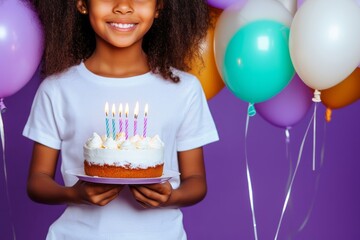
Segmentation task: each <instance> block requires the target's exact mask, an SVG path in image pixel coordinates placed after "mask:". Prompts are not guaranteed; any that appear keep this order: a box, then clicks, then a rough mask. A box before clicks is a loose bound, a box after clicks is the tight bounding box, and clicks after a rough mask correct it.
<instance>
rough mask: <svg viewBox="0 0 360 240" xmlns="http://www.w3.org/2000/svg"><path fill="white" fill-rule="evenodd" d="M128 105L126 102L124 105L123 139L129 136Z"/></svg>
mask: <svg viewBox="0 0 360 240" xmlns="http://www.w3.org/2000/svg"><path fill="white" fill-rule="evenodd" d="M128 116H129V105H128V104H127V103H126V105H125V139H128V137H129V119H128Z"/></svg>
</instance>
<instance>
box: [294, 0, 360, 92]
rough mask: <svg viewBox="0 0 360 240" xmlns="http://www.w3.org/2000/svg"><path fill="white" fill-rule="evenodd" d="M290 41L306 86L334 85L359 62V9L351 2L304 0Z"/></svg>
mask: <svg viewBox="0 0 360 240" xmlns="http://www.w3.org/2000/svg"><path fill="white" fill-rule="evenodd" d="M289 41H290V42H289V47H290V56H291V59H292V61H293V64H294V68H295V70H296V72H297V73H298V75H299V76H300V78H301V79H302V80H303V81H304V83H305V84H306V85H308V86H309V87H311V88H313V89H317V90H323V89H327V88H330V87H332V86H335V85H336V84H338V83H340V82H341V81H342V80H344V79H345V78H346V77H347V76H349V75H350V74H351V73H352V72H353V71H354V69H355V68H356V67H357V66H358V65H359V63H360V8H359V6H358V5H357V3H356V2H355V1H354V0H307V1H306V2H304V3H303V4H302V6H301V8H300V9H299V10H298V11H297V13H296V14H295V16H294V19H293V22H292V25H291V29H290V39H289Z"/></svg>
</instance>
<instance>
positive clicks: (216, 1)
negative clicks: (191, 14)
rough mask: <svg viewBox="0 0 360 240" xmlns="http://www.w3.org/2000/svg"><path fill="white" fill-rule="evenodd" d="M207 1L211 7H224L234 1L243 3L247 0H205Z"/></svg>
mask: <svg viewBox="0 0 360 240" xmlns="http://www.w3.org/2000/svg"><path fill="white" fill-rule="evenodd" d="M207 2H208V4H209V5H210V6H212V7H216V8H220V9H225V8H227V7H229V6H230V5H232V4H234V3H236V4H245V3H246V2H247V0H207Z"/></svg>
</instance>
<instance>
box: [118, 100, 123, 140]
mask: <svg viewBox="0 0 360 240" xmlns="http://www.w3.org/2000/svg"><path fill="white" fill-rule="evenodd" d="M122 111H123V106H122V104H120V106H119V132H120V133H121V132H122V130H123V121H122V116H121V114H122Z"/></svg>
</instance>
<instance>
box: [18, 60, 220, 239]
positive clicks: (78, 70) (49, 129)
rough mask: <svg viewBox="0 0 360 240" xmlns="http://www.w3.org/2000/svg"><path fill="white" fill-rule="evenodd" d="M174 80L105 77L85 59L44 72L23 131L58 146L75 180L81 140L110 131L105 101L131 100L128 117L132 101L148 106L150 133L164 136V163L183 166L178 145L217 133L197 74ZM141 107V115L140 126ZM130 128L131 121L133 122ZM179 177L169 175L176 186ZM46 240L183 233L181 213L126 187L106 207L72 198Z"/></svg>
mask: <svg viewBox="0 0 360 240" xmlns="http://www.w3.org/2000/svg"><path fill="white" fill-rule="evenodd" d="M175 74H177V75H178V76H179V77H180V79H181V81H180V82H179V83H173V82H172V81H170V80H169V81H168V80H164V79H163V78H162V77H160V76H159V75H157V74H153V73H150V72H149V73H146V74H143V75H139V76H135V77H129V78H106V77H101V76H98V75H95V74H93V73H92V72H90V71H89V70H88V69H87V68H86V67H85V65H84V64H83V63H81V64H79V65H77V66H74V67H71V68H70V69H68V70H67V71H66V72H64V73H62V74H59V75H57V76H52V77H49V78H47V79H45V80H44V81H43V82H42V83H41V85H40V87H39V89H38V91H37V93H36V96H35V99H34V102H33V105H32V109H31V113H30V116H29V119H28V121H27V123H26V125H25V128H24V131H23V135H24V136H26V137H28V138H30V139H32V140H34V141H36V142H39V143H41V144H44V145H46V146H49V147H51V148H54V149H59V150H61V159H62V162H61V172H62V176H63V179H64V183H65V185H66V186H72V185H74V184H75V183H76V181H78V179H77V178H76V177H74V176H72V175H69V174H66V173H65V172H66V170H69V169H75V168H79V167H82V166H83V161H84V159H83V145H84V143H85V141H86V140H87V139H88V138H89V137H90V136H91V135H92V133H93V132H97V133H99V134H105V132H106V127H105V112H104V106H105V102H109V104H110V107H111V106H112V104H113V103H114V104H116V106H119V104H120V103H122V104H123V106H125V104H126V103H128V104H129V109H130V112H129V122H130V123H132V114H133V109H134V107H135V103H136V102H137V101H138V102H139V105H140V108H141V107H144V106H145V104H146V103H147V104H148V105H149V111H148V120H147V134H148V136H154V135H155V134H158V135H159V136H160V138H161V139H162V140H163V142H164V143H165V152H164V158H165V165H164V168H165V169H169V170H173V171H178V170H179V167H178V159H177V152H178V151H185V150H189V149H193V148H197V147H201V146H203V145H205V144H208V143H211V142H214V141H217V140H218V134H217V131H216V127H215V124H214V121H213V119H212V116H211V113H210V111H209V108H208V105H207V101H206V98H205V96H204V93H203V91H202V88H201V85H200V83H199V81H198V80H197V79H196V77H194V76H193V75H190V74H188V73H185V72H182V71H175ZM143 112H144V110H143V109H140V113H139V117H138V123H139V124H138V130H139V131H140V132H142V129H143V127H142V124H141V123H142V121H143ZM129 132H130V133H132V132H133V125H132V124H129ZM179 181H180V180H179V178H173V179H171V181H170V183H171V184H172V186H173V188H177V187H178V186H179ZM47 239H48V240H55V239H56V240H59V239H66V240H80V239H86V240H92V239H94V240H95V239H96V240H105V239H106V240H110V239H125V240H131V239H137V240H144V239H147V240H161V239H163V240H183V239H186V233H185V231H184V228H183V222H182V213H181V211H180V209H178V208H158V209H143V208H142V207H141V206H139V205H138V203H137V202H136V201H135V200H134V199H133V197H132V196H131V194H130V191H129V190H128V188H124V190H123V191H122V192H121V194H120V196H119V197H118V198H117V199H115V200H114V201H112V202H110V203H109V204H108V205H106V206H104V207H97V206H88V205H71V206H68V207H67V208H66V210H65V212H64V213H63V214H62V215H61V216H60V218H59V219H58V220H56V221H55V222H54V223H53V224H52V225H51V227H50V229H49V232H48V236H47Z"/></svg>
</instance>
